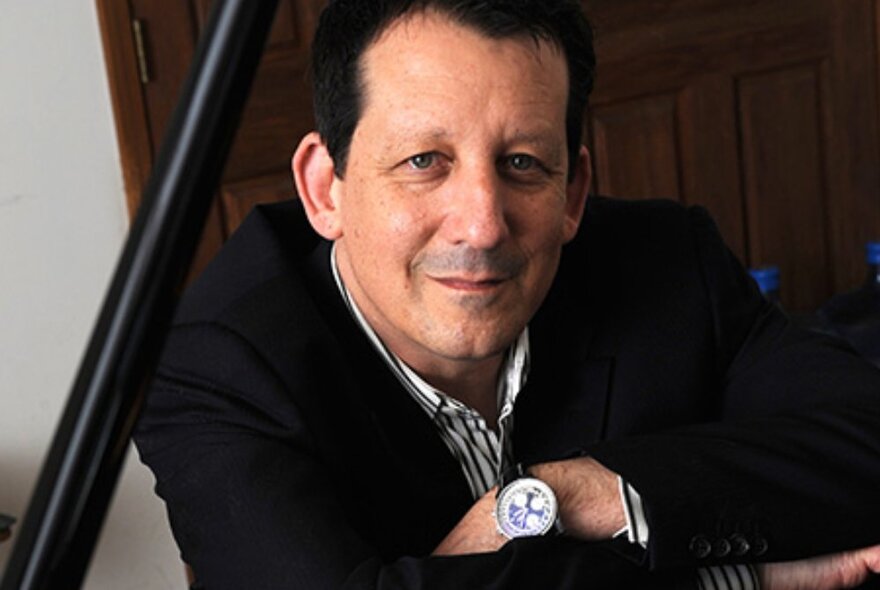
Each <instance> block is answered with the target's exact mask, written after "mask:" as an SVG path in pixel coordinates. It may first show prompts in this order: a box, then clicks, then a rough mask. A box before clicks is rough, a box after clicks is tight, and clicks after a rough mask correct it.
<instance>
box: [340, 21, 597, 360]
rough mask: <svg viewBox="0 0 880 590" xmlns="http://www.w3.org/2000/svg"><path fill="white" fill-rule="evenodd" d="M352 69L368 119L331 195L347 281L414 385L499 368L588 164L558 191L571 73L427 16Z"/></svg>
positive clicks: (539, 293)
mask: <svg viewBox="0 0 880 590" xmlns="http://www.w3.org/2000/svg"><path fill="white" fill-rule="evenodd" d="M362 66H363V69H362V71H363V82H364V108H363V113H362V117H361V119H360V121H359V123H358V126H357V128H356V130H355V132H354V136H353V138H352V141H351V147H350V152H349V156H348V165H347V168H346V170H345V175H344V176H345V179H344V180H341V179H339V178H334V180H333V182H332V186H331V189H330V194H331V196H332V199H333V201H334V203H336V207H337V210H338V223H339V237H338V240H337V257H338V258H337V260H338V263H339V267H340V272H341V274H342V277H343V280H344V281H345V284H346V286H347V287H348V289H349V290H350V291H351V293H352V296H353V297H354V299H355V301H356V302H357V304H358V306H359V307H360V308H361V310H362V311H363V313H364V315H365V316H366V317H367V319H368V321H369V322H370V324H371V325H372V326H373V328H374V329H375V330H376V332H377V333H378V334H379V335H380V337H382V339H383V341H384V342H385V343H386V345H388V346H389V347H390V348H391V350H393V351H394V352H395V353H396V354H398V355H399V356H400V357H401V358H402V359H403V360H404V361H405V362H407V363H408V364H409V365H410V366H412V367H413V368H415V369H416V370H417V371H420V372H421V373H422V374H423V375H426V376H427V375H440V374H446V375H449V374H451V373H454V372H455V371H457V370H459V369H461V368H463V367H467V366H470V365H472V364H473V363H486V362H487V361H492V360H493V359H495V360H497V359H498V358H499V357H500V355H501V354H502V353H503V352H504V350H505V349H506V348H507V347H508V346H509V345H510V343H511V342H512V341H513V339H514V338H516V336H517V335H518V334H519V333H520V332H521V331H522V329H523V328H524V327H525V325H526V324H527V322H528V321H529V319H530V318H531V317H532V315H533V314H534V313H535V311H536V310H537V308H538V306H539V305H540V303H541V301H542V300H543V298H544V296H545V295H546V293H547V290H548V289H549V286H550V283H551V281H552V279H553V276H554V274H555V272H556V268H557V265H558V261H559V255H560V249H561V247H562V245H563V244H564V243H565V242H566V241H568V240H569V239H571V238H572V237H573V236H574V233H575V232H576V230H577V225H578V223H579V221H580V216H581V212H582V209H583V197H584V193H585V191H586V182H587V181H586V175H587V172H586V170H585V169H586V167H587V166H588V165H587V161H586V158H587V156H586V151H584V152H582V154H581V158H580V159H579V162H578V164H579V170H580V173H579V174H578V180H577V181H575V182H573V183H571V184H569V183H568V182H567V172H568V154H567V151H566V136H565V111H566V100H567V92H568V72H567V68H566V64H565V59H564V57H563V55H562V53H561V51H560V50H558V49H557V48H556V47H555V46H553V45H549V44H547V43H544V42H540V43H536V42H535V41H534V40H532V39H530V38H523V39H514V40H511V39H506V40H492V39H488V38H486V37H483V36H482V35H480V34H479V33H478V32H476V31H474V30H472V29H469V28H464V27H461V26H459V25H456V24H453V23H451V22H450V21H449V20H448V19H446V18H445V17H443V16H440V15H437V14H434V13H427V14H418V15H414V16H409V17H406V18H405V19H403V20H401V21H398V22H397V23H395V24H393V25H392V26H391V27H390V28H389V29H388V30H387V31H386V32H385V33H384V34H383V35H381V36H380V37H379V39H378V40H377V41H376V42H375V43H374V44H373V45H372V46H371V47H370V48H369V49H368V50H367V51H366V52H365V54H364V56H363V58H362Z"/></svg>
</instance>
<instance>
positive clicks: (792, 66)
mask: <svg viewBox="0 0 880 590" xmlns="http://www.w3.org/2000/svg"><path fill="white" fill-rule="evenodd" d="M586 4H587V5H588V9H589V12H590V14H591V16H592V18H593V21H594V25H595V28H596V38H597V54H598V61H599V64H600V67H599V72H598V84H597V87H596V93H595V95H594V97H593V100H592V108H591V114H590V117H589V136H590V138H591V141H592V144H593V152H594V160H595V169H596V182H595V185H594V186H595V187H596V188H597V189H598V191H599V192H600V193H604V194H608V195H613V196H620V197H638V198H646V197H671V198H675V199H677V200H680V201H683V202H685V203H690V204H702V205H704V206H706V207H707V208H708V209H709V210H710V211H711V212H712V213H713V215H714V217H715V219H716V220H717V221H718V224H719V226H720V228H721V230H722V233H723V234H724V236H725V239H726V240H727V242H728V244H730V245H731V247H732V249H733V250H734V251H735V252H736V253H737V254H738V255H739V256H740V258H741V259H742V260H743V261H744V262H745V263H746V264H749V265H752V266H758V265H763V264H777V265H779V266H780V267H781V271H782V294H783V301H784V302H785V304H786V306H787V307H789V308H790V309H793V310H810V309H814V308H815V307H816V306H818V305H820V304H821V303H822V302H823V301H824V300H825V299H827V298H828V296H829V295H831V293H832V292H834V291H839V290H844V289H847V288H851V287H852V286H853V285H855V284H856V283H858V282H859V281H860V280H861V279H862V277H863V273H864V263H863V256H862V254H861V252H862V246H863V244H864V242H865V241H866V240H867V239H868V238H870V237H872V236H878V235H880V176H878V163H880V150H878V137H880V135H878V121H877V107H878V97H877V63H878V62H877V47H876V45H875V43H876V42H875V37H876V23H877V5H876V3H875V2H874V1H872V0H864V1H862V0H797V1H796V2H795V1H792V0H749V1H746V0H733V1H731V0H666V1H649V0H644V1H641V0H636V1H632V0H627V1H621V0H588V1H587V2H586Z"/></svg>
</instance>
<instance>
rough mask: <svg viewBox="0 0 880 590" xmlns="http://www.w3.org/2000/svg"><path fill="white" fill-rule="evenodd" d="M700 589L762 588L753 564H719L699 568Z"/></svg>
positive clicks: (743, 589)
mask: <svg viewBox="0 0 880 590" xmlns="http://www.w3.org/2000/svg"><path fill="white" fill-rule="evenodd" d="M697 588H698V589H699V590H760V588H761V586H760V584H758V576H757V574H756V573H755V568H753V567H752V566H751V565H718V566H712V567H701V568H700V569H698V570H697Z"/></svg>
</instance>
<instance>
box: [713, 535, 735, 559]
mask: <svg viewBox="0 0 880 590" xmlns="http://www.w3.org/2000/svg"><path fill="white" fill-rule="evenodd" d="M730 549H731V547H730V541H728V540H727V539H717V540H716V541H715V543H714V544H713V546H712V554H713V555H714V556H715V557H727V556H728V555H730Z"/></svg>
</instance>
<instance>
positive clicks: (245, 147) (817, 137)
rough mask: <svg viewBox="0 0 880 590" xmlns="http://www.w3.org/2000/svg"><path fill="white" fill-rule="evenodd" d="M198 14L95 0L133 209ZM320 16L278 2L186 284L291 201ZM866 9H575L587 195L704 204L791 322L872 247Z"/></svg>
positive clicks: (199, 3) (873, 121)
mask: <svg viewBox="0 0 880 590" xmlns="http://www.w3.org/2000/svg"><path fill="white" fill-rule="evenodd" d="M365 1H368V0H365ZM208 3H209V2H208V0H185V1H184V0H128V1H127V2H123V1H120V0H98V6H99V14H100V15H101V19H102V30H103V33H104V42H105V55H106V60H107V65H108V71H109V77H110V82H111V89H112V91H113V98H114V108H115V112H116V121H117V129H118V131H119V138H120V150H121V152H122V160H123V168H124V172H125V180H126V190H127V194H128V199H129V205H130V210H131V211H134V210H135V209H136V206H137V204H138V200H139V198H140V192H141V190H142V187H143V185H144V182H145V179H146V175H147V171H148V170H149V166H150V164H151V163H152V157H153V155H154V153H155V149H156V147H157V146H158V145H159V140H160V138H161V136H162V131H163V129H164V126H165V124H166V122H167V120H168V117H169V115H170V112H171V110H172V108H173V105H174V101H175V100H176V96H177V91H178V89H179V87H180V84H181V82H182V80H183V78H184V76H185V73H186V69H187V67H188V65H189V61H190V58H191V56H192V53H193V49H194V47H195V42H196V41H195V40H196V39H197V36H198V34H199V32H200V30H201V28H202V26H203V23H204V20H205V15H206V13H207V9H208ZM323 4H324V0H282V1H281V3H280V7H279V12H278V14H277V16H276V20H275V25H274V28H273V30H272V36H271V40H270V41H269V45H268V47H267V48H266V53H265V55H264V57H263V60H262V64H261V66H260V71H259V74H258V77H257V80H256V83H255V86H254V90H253V93H252V96H251V98H250V100H249V102H248V106H247V110H246V114H245V116H244V121H243V123H242V126H241V129H240V130H239V133H238V136H237V139H236V143H235V146H234V148H233V151H232V154H231V157H230V160H229V163H228V166H227V169H226V172H225V174H224V177H223V182H222V186H221V187H220V190H219V191H218V195H217V199H216V201H215V204H214V206H213V208H212V213H211V217H210V218H209V220H208V223H207V225H206V228H205V233H204V237H203V241H202V245H201V247H200V250H199V254H198V257H197V260H196V262H195V266H194V270H193V272H198V270H199V269H200V268H202V267H203V266H204V264H205V263H206V262H207V260H209V259H210V258H211V256H213V254H214V253H215V252H216V250H217V249H218V248H219V246H220V244H221V243H222V242H223V240H224V239H226V237H228V235H229V234H230V232H231V231H232V230H233V229H234V228H235V227H236V226H237V225H238V224H239V223H240V222H241V220H242V218H243V217H244V215H245V214H246V213H247V211H248V210H249V209H250V207H251V206H252V205H253V204H254V203H256V202H259V201H271V200H277V199H282V198H287V197H291V196H293V195H294V191H293V187H292V184H291V180H290V173H289V165H288V162H289V158H290V155H291V153H292V151H293V149H294V148H295V145H296V142H297V141H298V140H299V138H300V137H301V136H302V135H303V134H304V133H305V132H306V131H308V130H310V129H311V128H312V114H311V99H310V92H309V88H308V83H307V81H306V79H305V69H306V60H307V48H308V43H309V41H310V39H311V32H312V30H313V28H314V25H315V22H316V18H317V15H318V13H319V12H320V9H321V7H322V6H323ZM878 4H880V0H797V1H794V0H584V5H585V7H586V9H587V12H588V14H589V16H590V18H591V20H592V21H593V22H594V25H595V28H596V48H597V54H598V58H599V72H598V79H597V86H596V91H595V94H594V97H593V100H592V106H591V109H590V112H589V115H588V117H587V121H588V123H587V138H588V143H589V144H590V145H591V149H592V151H593V159H594V167H595V172H596V176H595V182H594V187H593V188H594V191H596V192H599V193H602V194H607V195H611V196H618V197H629V198H646V197H667V198H673V199H677V200H679V201H682V202H685V203H688V204H702V205H704V206H706V207H707V208H708V209H709V210H710V211H711V212H712V214H713V216H714V217H715V219H716V220H717V221H718V224H719V227H720V228H721V231H722V233H723V234H724V236H725V239H726V240H727V241H728V243H729V244H730V245H731V247H732V249H733V250H734V251H735V252H736V253H737V254H738V255H739V256H740V258H741V259H742V260H743V261H744V262H745V263H746V264H749V265H755V266H756V265H760V264H777V265H779V266H780V267H781V269H782V281H783V284H782V290H783V301H784V302H785V304H786V305H787V306H788V307H789V308H790V309H793V310H809V309H813V308H815V307H816V306H817V305H819V304H820V303H821V302H823V301H824V300H825V299H826V298H827V297H828V296H830V295H831V293H832V292H835V291H840V290H844V289H846V288H850V287H852V286H853V285H855V284H857V283H858V282H859V281H860V280H861V277H862V272H863V270H862V268H863V263H862V256H861V247H862V244H863V243H864V241H865V240H867V239H869V238H872V237H875V238H876V237H880V197H878V195H880V172H878V163H880V146H878V138H880V131H878V113H877V109H878V90H877V75H878V71H877V69H878V63H880V62H878V59H877V56H878V48H877V45H876V41H875V39H876V36H877V35H876V33H877V22H878V20H880V8H878ZM132 23H136V25H135V26H136V28H139V31H140V32H139V34H133V33H132V31H133V29H132ZM138 46H140V48H141V51H138ZM139 55H140V56H141V59H140V63H142V64H144V67H142V68H140V69H139V68H138V56H139Z"/></svg>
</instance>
